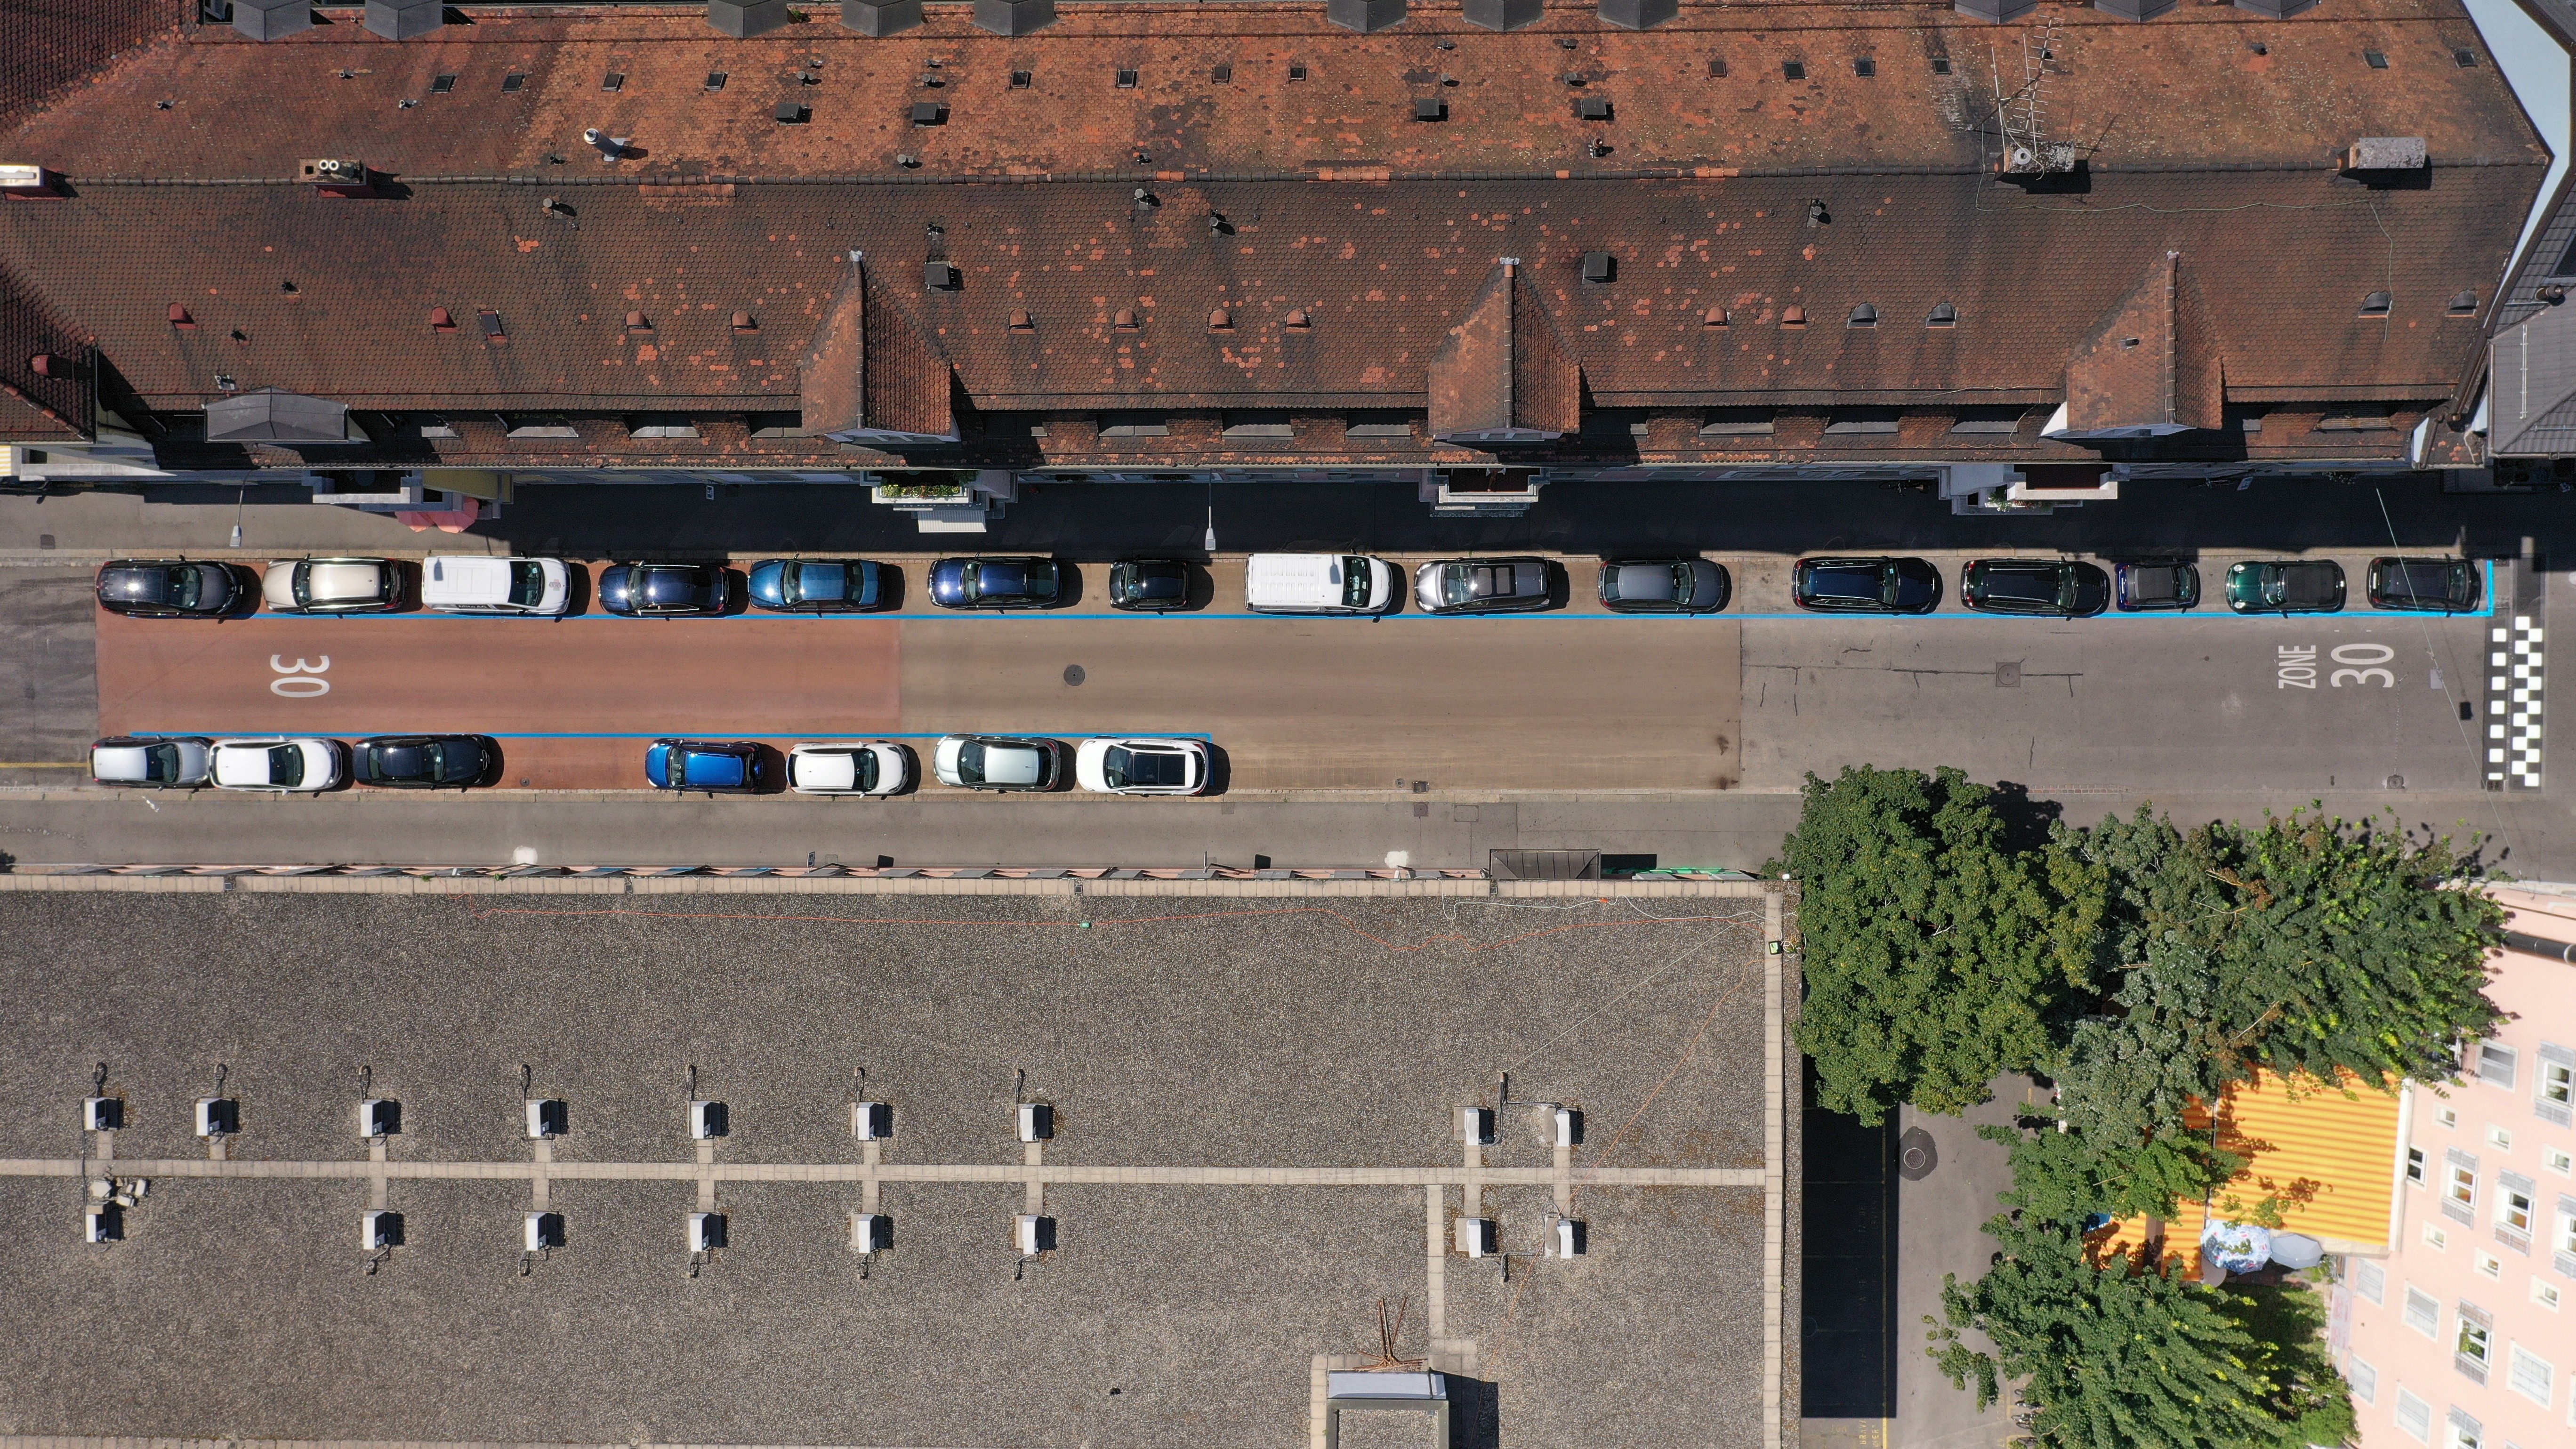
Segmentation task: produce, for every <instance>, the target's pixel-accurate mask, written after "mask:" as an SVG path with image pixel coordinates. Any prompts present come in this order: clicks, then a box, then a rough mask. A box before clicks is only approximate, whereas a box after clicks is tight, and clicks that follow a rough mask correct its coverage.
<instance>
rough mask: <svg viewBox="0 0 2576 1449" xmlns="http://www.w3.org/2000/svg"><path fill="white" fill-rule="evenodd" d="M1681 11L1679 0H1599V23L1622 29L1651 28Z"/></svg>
mask: <svg viewBox="0 0 2576 1449" xmlns="http://www.w3.org/2000/svg"><path fill="white" fill-rule="evenodd" d="M1681 13H1682V7H1681V0H1601V9H1600V15H1601V23H1602V24H1604V25H1616V26H1618V27H1619V28H1620V29H1622V30H1652V29H1654V28H1655V27H1656V26H1658V25H1661V24H1663V23H1664V22H1665V21H1667V20H1670V19H1672V18H1673V17H1674V16H1676V15H1679V14H1681Z"/></svg>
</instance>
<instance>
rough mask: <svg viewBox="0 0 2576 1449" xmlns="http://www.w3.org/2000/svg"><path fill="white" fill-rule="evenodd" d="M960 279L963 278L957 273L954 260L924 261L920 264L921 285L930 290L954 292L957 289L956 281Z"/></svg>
mask: <svg viewBox="0 0 2576 1449" xmlns="http://www.w3.org/2000/svg"><path fill="white" fill-rule="evenodd" d="M961 280H963V278H962V276H961V275H960V274H959V272H958V270H957V264H956V263H955V262H924V263H922V264H921V285H923V286H924V287H927V288H929V289H930V290H931V291H934V292H954V291H956V290H957V286H958V283H959V282H960V281H961Z"/></svg>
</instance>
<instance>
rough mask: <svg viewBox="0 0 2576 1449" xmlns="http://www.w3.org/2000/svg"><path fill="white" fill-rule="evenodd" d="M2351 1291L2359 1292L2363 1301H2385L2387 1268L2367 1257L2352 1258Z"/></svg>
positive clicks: (2386, 1294)
mask: <svg viewBox="0 0 2576 1449" xmlns="http://www.w3.org/2000/svg"><path fill="white" fill-rule="evenodd" d="M2352 1291H2354V1292H2355V1293H2358V1294H2360V1295H2361V1296H2362V1299H2363V1301H2365V1302H2369V1303H2379V1302H2383V1301H2385V1300H2386V1298H2387V1296H2388V1270H2387V1269H2386V1268H2383V1267H2381V1266H2380V1265H2379V1264H2377V1263H2374V1262H2372V1261H2370V1260H2369V1259H2367V1258H2360V1259H2356V1260H2354V1262H2353V1265H2352Z"/></svg>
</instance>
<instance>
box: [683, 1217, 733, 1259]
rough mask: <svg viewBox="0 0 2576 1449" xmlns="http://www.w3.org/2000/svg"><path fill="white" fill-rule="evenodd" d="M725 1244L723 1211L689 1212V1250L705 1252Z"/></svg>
mask: <svg viewBox="0 0 2576 1449" xmlns="http://www.w3.org/2000/svg"><path fill="white" fill-rule="evenodd" d="M724 1245H725V1218H724V1214H723V1213H691V1214H689V1251H690V1252H692V1253H703V1252H706V1251H708V1250H710V1249H713V1248H721V1247H723V1246H724Z"/></svg>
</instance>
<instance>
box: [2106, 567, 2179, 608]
mask: <svg viewBox="0 0 2576 1449" xmlns="http://www.w3.org/2000/svg"><path fill="white" fill-rule="evenodd" d="M2111 578H2112V593H2113V595H2114V597H2115V599H2116V601H2117V603H2118V604H2119V607H2120V612H2122V613H2124V614H2135V613H2139V612H2142V611H2151V610H2152V611H2163V610H2171V611H2174V612H2180V611H2182V610H2185V609H2188V608H2191V607H2192V606H2193V605H2195V604H2198V603H2199V602H2200V570H2199V569H2196V568H2194V567H2192V566H2191V565H2190V564H2187V563H2185V562H2183V561H2182V560H2180V559H2141V560H2138V561H2136V562H2134V563H2124V564H2116V565H2113V567H2112V569H2111Z"/></svg>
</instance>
